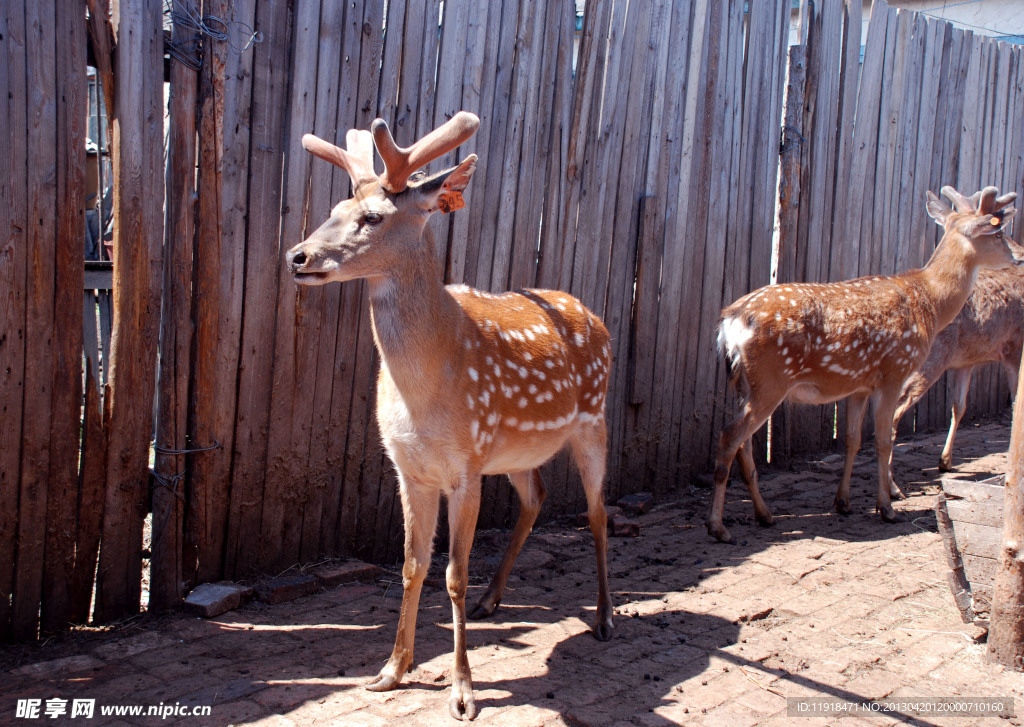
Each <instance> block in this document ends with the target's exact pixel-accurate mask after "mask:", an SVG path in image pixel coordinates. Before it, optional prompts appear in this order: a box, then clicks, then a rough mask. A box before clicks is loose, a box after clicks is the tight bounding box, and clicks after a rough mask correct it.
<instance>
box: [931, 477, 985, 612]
mask: <svg viewBox="0 0 1024 727" xmlns="http://www.w3.org/2000/svg"><path fill="white" fill-rule="evenodd" d="M948 504H949V501H948V500H947V499H946V496H945V494H943V493H942V492H940V493H939V497H938V499H937V500H936V501H935V519H936V521H937V522H938V527H939V535H940V536H942V544H943V546H944V548H945V551H946V562H947V563H948V564H949V573H947V574H946V577H947V580H948V582H949V589H950V591H951V592H952V593H953V600H954V601H955V602H956V605H957V608H958V609H959V610H960V616H961V618H962V619H963V621H964V623H970V622H971V621H973V620H974V616H975V613H974V610H973V607H972V602H971V584H970V582H969V581H968V580H967V576H966V575H965V573H964V561H963V557H962V556H961V555H960V551H959V549H958V548H957V544H956V535H955V534H954V532H953V521H952V520H951V519H950V517H949V510H948Z"/></svg>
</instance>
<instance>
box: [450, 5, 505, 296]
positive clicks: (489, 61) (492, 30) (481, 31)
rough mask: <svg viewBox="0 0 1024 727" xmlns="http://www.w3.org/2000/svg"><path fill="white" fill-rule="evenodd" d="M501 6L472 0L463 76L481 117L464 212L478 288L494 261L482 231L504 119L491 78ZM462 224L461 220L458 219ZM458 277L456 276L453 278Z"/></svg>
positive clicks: (469, 274) (468, 260)
mask: <svg viewBox="0 0 1024 727" xmlns="http://www.w3.org/2000/svg"><path fill="white" fill-rule="evenodd" d="M500 10H501V8H500V7H498V5H497V4H496V3H472V7H471V9H470V17H469V27H468V30H467V33H468V35H469V40H468V45H469V50H468V53H469V54H470V57H469V58H468V59H467V65H466V70H465V74H464V78H463V98H464V103H463V108H466V109H467V110H472V109H476V110H477V111H476V113H477V115H478V116H479V117H480V128H479V129H478V130H477V132H476V134H475V135H474V136H473V140H472V142H471V143H472V144H473V148H474V149H475V150H476V153H477V155H478V156H479V157H480V162H479V166H478V172H477V173H476V174H475V175H474V176H475V177H476V179H475V180H474V181H473V182H472V183H471V184H470V185H469V192H470V196H469V197H467V198H466V200H467V209H466V214H464V215H462V218H463V219H464V220H465V222H464V223H463V224H465V230H466V232H465V235H466V238H467V241H468V242H467V245H466V247H465V254H464V258H463V259H462V260H461V264H462V267H463V272H462V280H464V281H465V282H466V283H467V284H469V285H472V286H474V287H478V288H484V287H486V286H487V285H488V284H489V282H490V273H489V271H490V262H489V259H488V260H487V262H486V263H485V262H484V260H483V259H482V258H486V257H487V256H488V255H489V254H490V250H489V248H487V249H485V247H486V246H485V244H484V240H483V236H482V234H481V230H482V226H483V221H484V219H485V207H486V200H487V181H488V176H489V172H488V171H487V170H488V169H489V168H490V165H491V155H490V138H491V133H492V130H495V129H492V125H493V123H494V122H495V121H500V119H498V118H495V117H494V116H493V108H494V94H495V90H496V89H495V84H493V83H490V82H489V80H490V79H492V78H495V74H496V73H497V63H498V52H497V49H496V48H497V43H498V41H499V39H500V38H499V26H498V22H499V21H500ZM456 224H458V223H456ZM458 264H459V259H458V258H457V257H453V260H452V275H453V276H454V273H455V270H456V269H457V266H458ZM484 269H486V270H487V271H488V276H487V278H483V277H481V271H482V270H484ZM452 279H453V280H454V279H455V278H454V277H453V278H452Z"/></svg>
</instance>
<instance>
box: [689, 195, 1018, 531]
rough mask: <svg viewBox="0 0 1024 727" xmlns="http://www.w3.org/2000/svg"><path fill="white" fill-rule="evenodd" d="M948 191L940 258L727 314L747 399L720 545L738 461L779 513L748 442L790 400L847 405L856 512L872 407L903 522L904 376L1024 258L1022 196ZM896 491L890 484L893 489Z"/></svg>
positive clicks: (721, 475) (716, 498) (878, 445)
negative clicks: (896, 441) (1015, 231)
mask: <svg viewBox="0 0 1024 727" xmlns="http://www.w3.org/2000/svg"><path fill="white" fill-rule="evenodd" d="M942 192H943V194H944V195H946V196H947V197H948V198H949V199H950V200H951V201H952V202H953V205H954V207H953V208H950V207H948V206H946V205H945V204H944V203H942V202H941V201H940V200H939V198H938V197H936V196H935V195H934V194H932V193H931V192H929V193H928V204H927V209H928V214H929V215H930V216H931V217H932V219H934V220H935V222H937V223H938V224H939V225H940V226H941V227H942V228H943V229H944V230H945V233H944V235H943V237H942V240H941V241H940V242H939V245H938V247H936V249H935V252H934V254H933V255H932V257H931V259H930V260H929V261H928V264H927V265H925V267H924V268H923V269H920V270H910V271H908V272H905V273H902V274H900V275H890V276H879V277H870V278H859V279H856V280H848V281H845V282H841V283H791V284H780V285H769V286H766V287H763V288H760V289H758V290H755V291H754V292H752V293H749V294H748V295H745V296H744V297H742V298H740V299H739V300H738V301H736V302H735V303H733V304H732V305H730V306H729V307H727V308H726V309H725V310H723V311H722V318H721V324H720V326H719V335H718V343H719V347H720V349H721V351H722V353H723V354H724V355H725V356H726V359H727V362H728V365H729V368H730V373H731V377H730V381H731V382H732V383H733V385H734V386H735V387H736V390H737V393H738V394H739V396H740V399H741V401H742V409H741V410H740V413H739V415H738V416H737V417H736V418H735V419H734V420H733V421H732V422H730V423H729V424H728V425H727V426H726V427H725V429H724V430H723V431H722V434H721V437H720V439H719V443H718V454H717V457H716V461H715V475H714V478H715V489H714V494H713V497H712V505H711V515H710V517H709V519H708V533H709V534H711V535H713V536H714V537H716V538H717V539H718V540H720V541H723V542H730V541H731V536H730V534H729V531H728V530H727V529H726V527H725V525H724V524H723V523H722V516H723V511H724V509H725V488H726V483H727V482H728V479H729V470H730V469H731V467H732V461H733V459H734V458H735V457H736V456H737V454H738V455H739V458H740V472H741V475H742V476H743V480H744V482H745V483H746V485H747V488H748V489H749V491H750V497H751V499H752V500H753V503H754V515H755V517H756V518H757V520H758V522H760V523H761V524H762V525H771V524H772V522H773V518H772V515H771V512H770V511H769V510H768V506H767V505H765V502H764V500H763V499H762V498H761V493H760V492H759V491H758V487H757V469H756V467H755V465H754V457H753V454H752V453H751V441H750V440H751V437H752V436H753V434H754V432H756V431H757V430H758V429H759V428H760V427H761V425H762V424H764V422H765V421H766V420H767V419H768V417H769V416H771V413H772V412H773V411H775V409H776V407H778V406H779V404H781V403H782V402H783V401H785V400H787V399H789V400H790V401H794V402H798V403H805V404H827V403H830V402H834V401H838V400H840V399H846V400H847V408H846V462H845V465H844V467H843V477H842V481H841V482H840V485H839V490H838V492H837V493H836V496H835V508H836V510H837V511H838V512H840V513H842V514H847V513H849V512H850V476H851V473H852V470H853V459H854V456H855V455H856V453H857V450H858V449H859V448H860V439H861V423H862V421H863V418H864V412H865V409H866V408H867V404H868V401H869V400H870V401H871V402H872V405H873V408H874V417H875V450H876V453H877V455H878V499H877V502H876V509H877V510H878V511H879V512H880V513H881V515H882V519H883V520H885V521H886V522H893V521H896V520H897V519H898V518H897V515H896V511H895V510H894V509H893V507H892V502H891V498H892V497H893V496H896V497H902V493H901V492H900V491H899V489H898V488H897V487H896V486H895V484H893V483H892V481H891V478H890V475H889V468H890V459H891V457H892V420H893V414H894V412H895V411H896V405H897V401H898V400H899V395H900V392H901V391H902V390H903V384H904V382H905V381H906V380H907V377H908V376H910V374H911V373H912V372H913V371H914V370H915V369H917V368H918V367H919V366H920V365H921V364H922V363H923V362H924V360H925V358H926V357H927V355H928V351H929V349H930V348H931V344H932V341H933V339H934V338H935V335H936V334H937V333H938V332H939V331H940V330H942V329H943V328H944V327H945V326H946V325H948V324H949V322H950V321H952V320H953V319H954V318H955V317H956V315H957V313H959V312H960V309H961V308H962V307H963V305H964V302H965V301H966V300H967V296H968V295H970V293H971V288H972V286H973V285H974V280H975V277H976V275H977V273H978V271H979V270H980V269H983V268H1005V267H1009V266H1010V265H1012V264H1014V263H1015V257H1016V258H1018V259H1021V260H1024V249H1022V248H1020V246H1018V245H1016V243H1013V242H1012V241H1010V240H1008V239H1006V238H1005V237H1004V235H1003V228H1004V227H1005V225H1006V224H1007V223H1008V222H1009V220H1010V218H1011V217H1013V215H1014V213H1015V212H1016V210H1015V209H1014V208H1013V207H1010V206H1009V205H1010V204H1011V202H1013V200H1014V199H1016V197H1017V195H1016V194H1015V193H1009V194H1006V195H1003V196H1002V197H997V195H998V190H997V189H996V188H995V187H986V188H985V189H984V190H983V191H982V192H981V193H979V194H978V195H976V197H975V198H973V199H969V198H967V197H964V196H963V195H961V194H960V193H959V192H957V191H956V190H955V189H953V188H952V187H943V189H942ZM890 488H892V489H890Z"/></svg>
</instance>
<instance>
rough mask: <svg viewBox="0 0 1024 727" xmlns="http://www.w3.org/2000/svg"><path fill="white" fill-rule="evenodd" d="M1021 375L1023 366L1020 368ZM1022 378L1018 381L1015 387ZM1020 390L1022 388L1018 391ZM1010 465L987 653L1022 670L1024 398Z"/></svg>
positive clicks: (1018, 406) (1016, 407) (1017, 410)
mask: <svg viewBox="0 0 1024 727" xmlns="http://www.w3.org/2000/svg"><path fill="white" fill-rule="evenodd" d="M1021 374H1022V376H1024V367H1022V368H1021ZM1022 383H1024V379H1019V380H1018V386H1019V385H1020V384H1022ZM1018 391H1021V389H1018ZM1009 455H1010V464H1009V469H1008V471H1007V473H1006V495H1005V497H1006V500H1005V504H1004V505H1003V546H1002V548H1001V549H1000V553H999V571H998V572H997V573H996V585H995V591H994V593H993V594H992V613H991V626H990V627H989V633H988V650H989V654H991V656H992V658H993V659H995V660H996V661H998V662H999V663H1000V664H1005V665H1006V666H1009V667H1013V668H1014V669H1016V670H1018V671H1021V670H1024V396H1018V397H1017V400H1016V401H1015V402H1014V403H1013V428H1012V429H1011V431H1010V453H1009Z"/></svg>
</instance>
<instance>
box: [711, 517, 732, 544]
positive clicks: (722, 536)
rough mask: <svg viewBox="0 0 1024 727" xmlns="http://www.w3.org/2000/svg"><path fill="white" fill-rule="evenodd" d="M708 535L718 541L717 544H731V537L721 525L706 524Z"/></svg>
mask: <svg viewBox="0 0 1024 727" xmlns="http://www.w3.org/2000/svg"><path fill="white" fill-rule="evenodd" d="M708 535H710V536H711V537H713V538H715V539H716V540H718V542H719V543H732V535H730V534H729V531H728V530H727V529H726V527H725V526H724V525H722V524H721V523H712V522H709V523H708Z"/></svg>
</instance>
